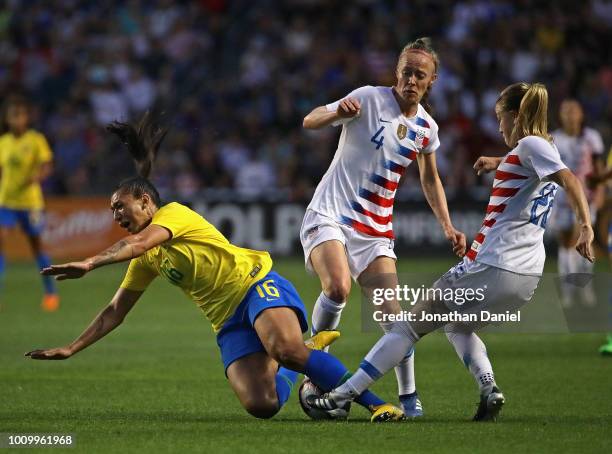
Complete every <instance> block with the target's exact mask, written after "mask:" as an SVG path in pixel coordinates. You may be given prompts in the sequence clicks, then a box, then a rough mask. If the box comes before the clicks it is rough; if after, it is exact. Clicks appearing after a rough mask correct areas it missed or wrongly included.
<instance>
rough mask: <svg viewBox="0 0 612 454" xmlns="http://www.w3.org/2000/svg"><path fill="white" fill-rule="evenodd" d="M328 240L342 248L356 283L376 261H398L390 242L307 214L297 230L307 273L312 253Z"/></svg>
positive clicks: (309, 211)
mask: <svg viewBox="0 0 612 454" xmlns="http://www.w3.org/2000/svg"><path fill="white" fill-rule="evenodd" d="M331 240H337V241H340V242H341V243H342V244H343V245H344V249H345V251H346V257H347V259H348V265H349V271H350V273H351V276H352V277H353V279H354V280H355V281H356V280H357V278H358V277H359V275H360V274H361V273H362V272H363V271H364V270H365V269H366V268H367V267H368V265H369V264H370V263H372V262H373V261H374V260H375V259H376V258H377V257H381V256H384V257H391V258H392V259H394V260H397V256H396V255H395V252H393V245H394V243H393V240H391V239H389V238H379V237H375V236H370V235H365V234H363V233H361V232H358V231H357V230H355V229H353V228H352V227H351V226H348V225H344V224H341V223H339V222H337V221H335V220H334V219H332V218H330V217H328V216H325V215H322V214H320V213H317V212H316V211H313V210H306V214H305V215H304V221H303V222H302V228H301V229H300V241H301V242H302V248H303V249H304V259H305V263H306V269H307V270H308V271H309V272H311V273H314V270H313V268H312V263H311V262H310V253H311V252H312V250H313V249H314V248H315V247H316V246H318V245H319V244H321V243H324V242H326V241H331Z"/></svg>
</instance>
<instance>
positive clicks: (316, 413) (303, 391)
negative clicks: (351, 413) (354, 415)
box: [298, 377, 347, 420]
mask: <svg viewBox="0 0 612 454" xmlns="http://www.w3.org/2000/svg"><path fill="white" fill-rule="evenodd" d="M323 394H324V393H323V391H321V388H319V387H318V386H317V385H315V384H314V383H313V382H311V381H310V378H308V377H306V378H305V379H304V381H303V382H302V384H301V385H300V389H299V391H298V396H299V399H300V406H301V407H302V410H303V411H304V413H306V415H307V416H308V417H309V418H310V419H314V420H322V419H342V420H343V419H346V417H347V413H346V411H343V412H341V413H342V415H332V414H330V413H329V412H327V411H325V410H319V409H318V408H312V407H311V406H310V405H308V403H306V398H307V397H308V396H317V397H318V396H322V395H323ZM334 411H336V412H337V411H338V410H334Z"/></svg>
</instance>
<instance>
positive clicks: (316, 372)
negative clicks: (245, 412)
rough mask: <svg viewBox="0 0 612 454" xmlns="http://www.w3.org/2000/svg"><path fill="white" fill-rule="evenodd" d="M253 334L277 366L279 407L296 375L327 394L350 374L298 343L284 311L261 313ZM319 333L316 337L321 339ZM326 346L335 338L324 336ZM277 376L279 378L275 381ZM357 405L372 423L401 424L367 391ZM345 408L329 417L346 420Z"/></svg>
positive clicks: (394, 411)
mask: <svg viewBox="0 0 612 454" xmlns="http://www.w3.org/2000/svg"><path fill="white" fill-rule="evenodd" d="M255 331H257V335H258V336H259V338H260V340H261V343H262V344H263V346H264V348H265V349H266V352H267V353H268V355H269V356H270V357H271V358H272V359H274V360H275V361H276V362H277V363H278V364H279V365H280V366H282V367H281V368H279V370H278V373H277V377H276V393H277V394H278V401H279V406H282V404H283V403H284V402H285V401H286V400H287V398H288V397H289V396H288V393H289V391H290V387H289V389H287V387H286V385H287V384H288V382H289V381H290V382H291V384H293V383H294V382H295V379H296V378H297V373H296V372H293V371H297V372H301V373H304V374H305V375H308V376H309V377H310V378H311V379H312V381H313V383H315V384H316V385H317V386H318V387H319V388H321V389H324V390H331V389H333V388H335V387H336V386H338V385H340V384H341V383H343V381H344V380H346V379H347V378H348V377H349V376H350V373H349V371H348V370H347V368H346V367H345V366H344V365H343V364H342V363H341V362H340V361H339V360H338V359H336V358H334V357H333V356H331V355H330V354H328V353H326V352H324V351H322V350H319V351H318V350H311V349H309V348H307V347H306V345H305V344H304V341H303V340H302V332H301V329H300V324H299V321H298V318H297V316H296V315H295V313H294V312H293V310H292V309H290V308H288V307H274V308H270V309H266V310H265V311H263V312H262V313H261V314H260V315H259V316H258V317H257V319H256V320H255ZM323 334H324V333H323V332H321V333H320V334H318V336H321V335H323ZM326 338H327V339H328V341H329V342H332V341H333V340H334V339H336V336H326ZM317 343H318V344H319V348H321V347H324V346H325V342H323V343H321V342H315V344H317ZM279 376H280V378H279ZM355 400H356V401H357V403H359V404H360V405H362V406H364V407H365V408H367V409H368V410H370V412H372V414H373V416H372V418H373V420H374V421H376V422H378V421H386V420H401V419H402V418H403V416H404V414H403V412H402V411H401V410H400V409H399V408H397V407H394V406H393V405H390V404H387V403H385V402H384V401H383V400H381V399H380V398H379V397H378V396H376V395H375V394H373V393H372V392H370V391H365V392H364V393H362V394H361V395H359V396H358V397H357V398H356V399H355ZM349 408H350V405H349V406H346V407H343V408H338V409H336V410H337V413H331V412H330V413H331V414H332V415H333V416H340V417H346V416H347V415H348V410H349Z"/></svg>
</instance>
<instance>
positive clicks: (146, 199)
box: [140, 192, 151, 210]
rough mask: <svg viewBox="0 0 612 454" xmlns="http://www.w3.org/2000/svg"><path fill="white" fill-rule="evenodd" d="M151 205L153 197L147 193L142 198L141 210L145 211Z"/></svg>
mask: <svg viewBox="0 0 612 454" xmlns="http://www.w3.org/2000/svg"><path fill="white" fill-rule="evenodd" d="M149 203H151V196H150V195H149V194H147V193H146V192H145V193H144V194H143V195H142V197H141V198H140V205H141V208H142V209H143V210H144V208H145V207H146V206H148V205H149Z"/></svg>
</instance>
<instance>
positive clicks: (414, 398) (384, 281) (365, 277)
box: [358, 256, 423, 418]
mask: <svg viewBox="0 0 612 454" xmlns="http://www.w3.org/2000/svg"><path fill="white" fill-rule="evenodd" d="M358 281H359V285H360V286H361V289H362V292H363V294H364V296H365V297H366V298H367V299H368V300H369V301H372V297H373V291H374V289H376V288H390V289H395V288H396V287H397V285H398V284H399V280H398V278H397V268H396V265H395V260H394V259H392V258H391V257H385V256H380V257H377V258H376V259H375V260H374V261H373V262H372V263H370V264H369V265H368V267H367V268H366V269H365V270H364V271H363V272H362V273H361V275H360V276H359V278H358ZM381 309H382V311H383V312H384V313H386V314H398V313H399V312H400V311H401V307H400V304H399V303H398V301H397V300H395V299H392V300H385V302H384V303H383V304H382V305H381ZM391 325H392V324H391V323H381V324H380V326H381V328H382V329H383V331H384V332H385V333H386V332H388V331H389V330H390V329H391ZM395 376H396V378H397V386H398V396H399V400H400V403H401V404H402V409H403V410H404V413H405V414H406V416H407V417H413V418H414V417H418V416H422V415H423V406H422V404H421V401H420V400H419V397H418V394H417V392H416V381H415V378H414V349H413V348H411V349H409V351H407V352H406V355H405V356H404V358H403V359H402V360H401V361H400V363H399V364H398V365H397V366H396V367H395Z"/></svg>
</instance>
